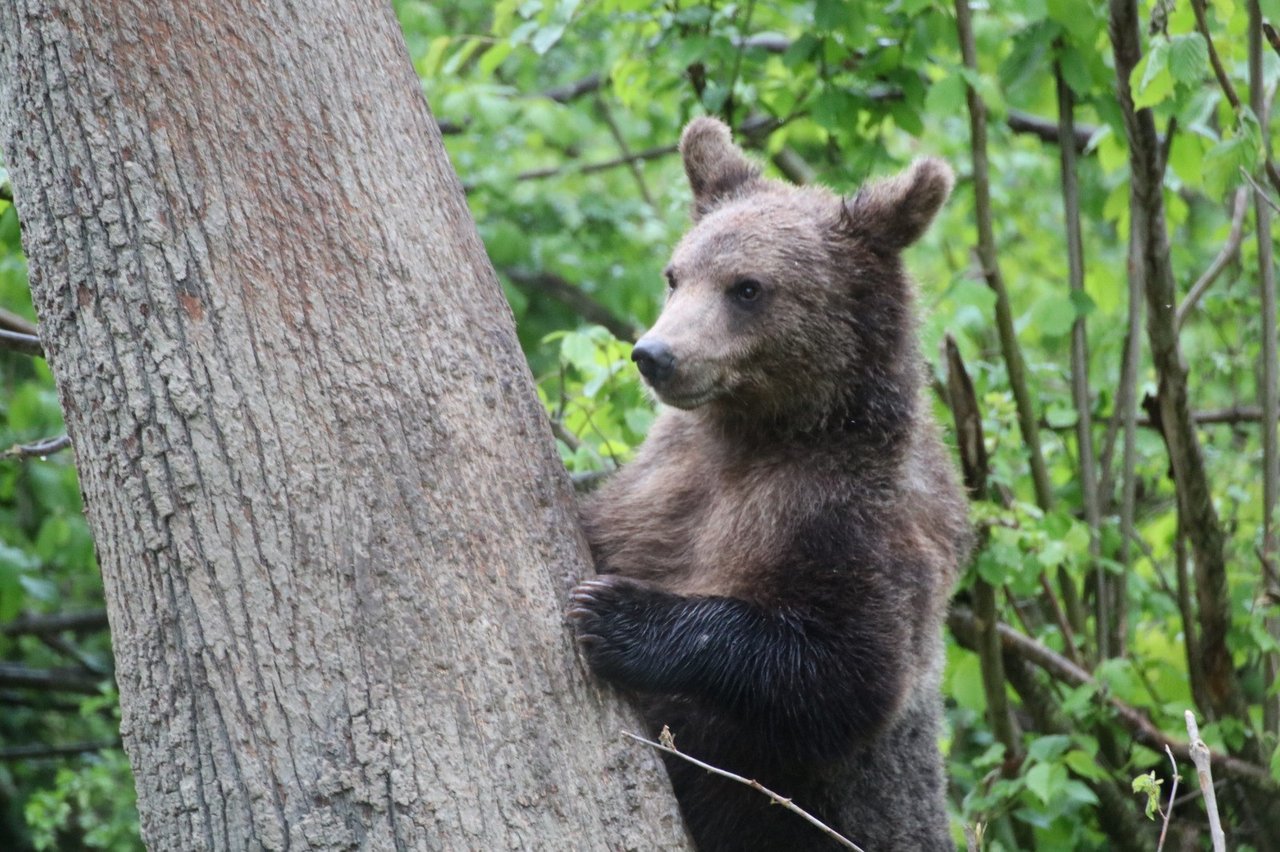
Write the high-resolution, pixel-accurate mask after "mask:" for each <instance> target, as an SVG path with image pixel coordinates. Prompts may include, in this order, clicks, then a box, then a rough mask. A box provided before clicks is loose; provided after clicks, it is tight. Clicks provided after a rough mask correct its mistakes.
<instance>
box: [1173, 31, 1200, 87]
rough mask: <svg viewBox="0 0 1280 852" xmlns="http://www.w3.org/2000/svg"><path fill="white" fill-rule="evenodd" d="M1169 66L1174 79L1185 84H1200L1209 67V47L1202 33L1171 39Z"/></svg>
mask: <svg viewBox="0 0 1280 852" xmlns="http://www.w3.org/2000/svg"><path fill="white" fill-rule="evenodd" d="M1167 67H1168V69H1169V73H1170V74H1171V75H1172V76H1173V79H1174V80H1175V81H1176V82H1178V83H1179V84H1181V85H1184V86H1194V85H1199V84H1200V83H1201V81H1203V80H1204V75H1205V71H1206V70H1207V69H1208V68H1209V47H1208V45H1207V44H1206V43H1205V40H1204V38H1203V37H1202V36H1201V35H1200V33H1188V34H1187V35H1179V36H1174V37H1173V38H1171V39H1169V47H1168V60H1167Z"/></svg>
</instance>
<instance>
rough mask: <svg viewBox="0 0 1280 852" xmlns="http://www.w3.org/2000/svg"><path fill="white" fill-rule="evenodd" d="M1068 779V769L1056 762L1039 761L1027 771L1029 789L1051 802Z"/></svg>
mask: <svg viewBox="0 0 1280 852" xmlns="http://www.w3.org/2000/svg"><path fill="white" fill-rule="evenodd" d="M1066 780H1067V773H1066V770H1065V769H1063V768H1062V767H1061V766H1059V765H1057V764H1054V763H1037V764H1036V765H1035V766H1033V767H1031V769H1030V770H1028V771H1027V775H1026V782H1027V789H1028V790H1030V791H1031V792H1032V793H1035V794H1036V796H1037V797H1039V799H1040V801H1041V802H1043V803H1044V804H1046V805H1047V804H1049V802H1051V801H1052V800H1053V798H1054V796H1055V795H1056V794H1057V791H1058V790H1059V789H1060V788H1061V787H1062V785H1063V783H1065V782H1066Z"/></svg>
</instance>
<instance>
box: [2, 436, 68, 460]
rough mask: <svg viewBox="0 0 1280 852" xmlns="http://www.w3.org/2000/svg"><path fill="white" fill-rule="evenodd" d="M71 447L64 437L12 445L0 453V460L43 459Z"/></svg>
mask: <svg viewBox="0 0 1280 852" xmlns="http://www.w3.org/2000/svg"><path fill="white" fill-rule="evenodd" d="M70 446H71V439H70V438H69V437H67V436H66V435H58V436H57V437H55V438H41V439H40V440H39V441H34V442H32V443H30V444H14V445H13V446H12V447H10V448H9V449H7V450H5V451H4V452H2V453H0V459H23V458H41V459H42V458H44V457H45V456H51V455H53V454H54V453H57V452H61V451H62V450H65V449H66V448H67V447H70Z"/></svg>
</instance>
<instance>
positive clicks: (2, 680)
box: [0, 663, 107, 695]
mask: <svg viewBox="0 0 1280 852" xmlns="http://www.w3.org/2000/svg"><path fill="white" fill-rule="evenodd" d="M106 680H107V678H104V677H100V676H98V675H95V674H92V673H90V672H86V671H85V670H84V669H79V668H75V669H70V668H62V669H34V668H29V667H27V666H22V665H18V664H16V663H0V687H3V686H9V687H22V688H25V689H41V690H48V691H50V692H78V693H82V694H84V695H97V694H98V692H99V691H100V690H101V688H102V684H103V682H104V681H106Z"/></svg>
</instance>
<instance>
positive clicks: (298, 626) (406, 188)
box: [0, 0, 686, 850]
mask: <svg viewBox="0 0 1280 852" xmlns="http://www.w3.org/2000/svg"><path fill="white" fill-rule="evenodd" d="M0 143H2V144H3V150H4V153H5V155H6V157H7V160H8V165H9V167H10V170H11V174H12V179H13V184H14V195H15V198H16V200H17V204H18V209H19V212H20V214H21V216H22V219H23V224H24V245H25V247H26V250H27V253H28V257H29V260H30V272H31V283H32V291H33V296H34V299H35V303H36V307H37V310H38V312H39V315H40V318H41V326H40V333H41V337H42V339H43V342H44V346H45V349H46V352H47V354H48V358H49V363H50V365H51V366H52V368H53V372H54V375H55V377H56V379H57V383H58V388H59V393H60V394H61V398H62V403H63V408H64V410H65V413H66V419H67V426H68V430H69V432H70V434H71V436H72V438H73V439H74V442H75V448H76V460H77V464H78V466H79V469H80V472H81V483H82V488H83V491H84V494H85V504H86V509H87V513H88V516H89V520H90V524H91V526H92V529H93V532H94V535H95V537H96V541H97V545H98V553H99V557H100V561H101V564H102V570H103V577H104V582H105V586H106V593H107V602H108V612H109V615H110V621H111V628H112V637H113V640H114V644H115V649H116V657H117V668H118V680H119V684H120V695H121V705H122V711H123V724H122V735H123V737H124V741H125V744H126V748H127V750H128V753H129V756H130V759H131V761H132V764H133V768H134V772H135V774H136V779H137V784H138V801H139V809H140V811H141V815H142V824H143V833H144V836H145V839H146V841H147V842H148V843H149V844H150V845H151V846H152V847H153V848H156V849H187V848H209V849H213V848H216V849H245V848H265V849H285V848H357V847H359V848H366V849H383V848H387V849H389V848H405V849H418V848H448V849H466V848H471V849H486V850H489V849H503V848H545V849H570V848H601V849H603V848H678V847H681V846H683V845H685V843H686V841H685V840H684V834H683V829H682V827H681V826H680V823H679V818H678V815H677V813H676V811H675V807H674V803H673V800H672V798H671V796H670V793H669V789H668V787H667V782H666V779H665V776H664V775H663V773H662V770H661V767H660V765H659V764H658V762H657V760H656V759H655V758H654V757H653V756H652V755H650V754H646V753H644V752H643V751H640V750H637V749H636V747H634V746H631V745H627V744H625V743H623V742H622V741H621V740H620V737H619V736H618V732H619V731H620V730H621V729H624V728H634V727H635V723H634V722H633V721H632V718H631V716H630V715H629V714H625V713H620V712H619V711H618V710H617V708H616V707H615V704H616V702H615V700H614V699H613V697H611V696H608V695H602V694H601V693H600V692H599V691H598V690H597V689H596V688H595V687H593V686H592V685H591V684H590V682H589V681H588V679H587V677H586V676H585V671H584V669H583V667H582V666H581V665H580V664H579V663H578V662H577V659H576V656H575V654H574V651H573V648H572V640H571V637H570V633H569V631H568V630H567V628H566V626H565V623H564V620H563V616H562V608H563V601H564V594H565V591H566V590H567V588H568V586H569V584H570V583H571V581H572V579H573V578H575V577H577V576H579V575H581V574H582V573H585V572H586V571H588V570H589V569H588V567H587V557H586V551H585V548H584V544H583V542H582V540H581V536H580V535H579V533H578V532H577V526H576V521H575V517H574V512H573V508H572V494H571V492H570V489H569V488H568V485H567V480H566V477H565V476H564V475H563V472H562V470H560V468H559V463H558V461H557V459H556V458H555V455H554V452H553V449H552V442H551V438H550V434H549V432H548V429H547V426H546V423H545V418H544V415H543V412H542V411H541V409H540V407H539V405H538V403H537V400H536V398H535V396H534V393H533V389H532V384H531V380H530V376H529V373H528V369H527V367H526V366H525V364H524V360H523V357H522V355H521V353H520V349H519V346H518V344H517V342H516V338H515V333H514V328H513V323H512V317H511V314H510V311H509V310H508V308H507V306H506V304H505V302H504V301H503V299H502V296H501V291H500V288H499V287H498V284H497V281H496V279H495V276H494V274H493V271H492V269H491V267H490V266H489V263H488V260H487V259H486V257H485V253H484V249H483V246H482V245H481V243H480V241H479V239H478V237H477V234H476V231H475V228H474V224H473V222H472V220H471V218H470V216H469V214H468V212H467V209H466V206H465V203H464V200H463V197H462V192H461V188H460V184H459V182H458V180H457V178H456V177H455V176H454V174H453V172H452V170H451V169H450V167H449V164H448V161H447V159H446V157H445V154H444V151H443V148H442V147H441V143H440V138H439V134H438V132H437V130H436V127H435V124H434V122H433V121H432V118H431V114H430V112H429V110H428V108H427V106H426V103H425V102H424V100H423V98H422V96H421V94H420V91H419V83H418V80H417V79H416V78H415V77H414V75H413V72H412V69H411V67H410V63H409V62H408V58H407V56H406V55H405V51H404V47H403V41H402V39H401V36H400V33H399V30H398V28H397V26H396V22H395V19H394V17H393V16H392V15H391V12H390V10H389V9H388V8H386V6H385V5H384V4H382V3H369V2H361V0H310V2H307V3H300V4H294V3H287V2H286V3H282V2H265V0H264V2H252V0H231V2H224V3H193V4H186V3H173V4H169V3H154V2H145V0H8V1H7V2H5V3H0Z"/></svg>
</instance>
